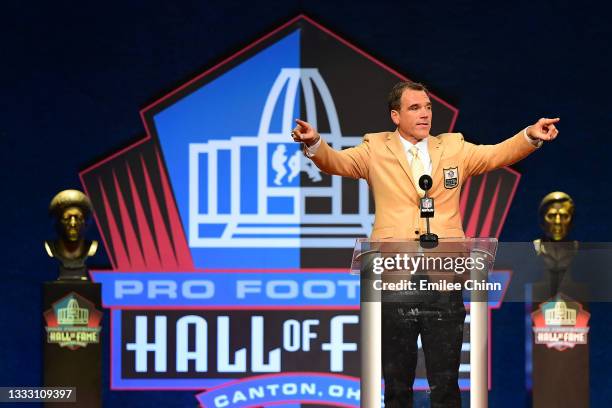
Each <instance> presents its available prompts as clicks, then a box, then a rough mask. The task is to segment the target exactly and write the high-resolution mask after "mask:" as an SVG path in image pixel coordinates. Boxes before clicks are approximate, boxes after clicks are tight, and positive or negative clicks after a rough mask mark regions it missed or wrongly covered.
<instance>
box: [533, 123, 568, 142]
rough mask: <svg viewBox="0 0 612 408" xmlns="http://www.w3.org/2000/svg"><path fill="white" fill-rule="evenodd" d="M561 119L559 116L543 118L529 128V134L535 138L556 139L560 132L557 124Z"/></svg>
mask: <svg viewBox="0 0 612 408" xmlns="http://www.w3.org/2000/svg"><path fill="white" fill-rule="evenodd" d="M559 120H560V119H559V118H554V119H547V118H542V119H540V120H538V121H537V122H536V123H535V124H533V125H531V126H529V127H528V128H527V136H529V137H530V138H531V139H533V140H546V141H548V140H554V139H555V138H556V137H557V135H558V134H559V131H558V130H557V127H556V126H555V123H557V122H559Z"/></svg>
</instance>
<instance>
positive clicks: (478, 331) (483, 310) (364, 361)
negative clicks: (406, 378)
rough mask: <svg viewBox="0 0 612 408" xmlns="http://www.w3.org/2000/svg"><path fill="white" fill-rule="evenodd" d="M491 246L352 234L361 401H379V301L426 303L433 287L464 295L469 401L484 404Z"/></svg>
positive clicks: (374, 406)
mask: <svg viewBox="0 0 612 408" xmlns="http://www.w3.org/2000/svg"><path fill="white" fill-rule="evenodd" d="M496 251H497V239H495V238H466V239H459V238H447V239H440V240H439V242H438V244H437V246H435V247H433V248H425V247H423V246H421V243H420V242H419V241H414V240H403V241H401V240H395V241H390V240H369V239H358V240H357V242H356V244H355V249H354V252H353V258H352V262H351V273H352V274H359V275H360V283H361V296H360V307H361V309H360V322H361V343H360V348H361V407H363V408H378V407H380V406H381V401H382V395H381V380H382V364H381V360H382V358H381V353H382V341H381V340H382V339H381V332H382V324H381V321H382V317H381V313H382V303H384V302H387V301H393V302H404V301H405V302H410V303H426V302H429V301H431V298H432V296H433V297H435V296H437V295H439V293H438V294H436V293H435V292H439V291H437V290H435V289H437V288H439V287H443V291H449V290H459V291H461V292H462V293H461V294H462V295H463V296H464V298H465V295H468V296H469V303H470V314H471V321H470V366H471V370H470V390H471V393H470V407H472V408H486V407H487V404H488V400H487V396H488V289H490V287H489V285H488V279H487V278H488V274H489V271H490V270H491V269H492V267H493V263H494V260H495V254H496ZM409 282H413V283H412V284H410V283H409ZM421 282H426V283H425V284H424V286H425V287H424V288H423V287H422V286H421V285H423V284H421ZM427 283H430V285H427ZM468 283H469V285H468ZM449 284H450V285H449ZM457 285H459V286H457ZM431 288H434V289H431ZM466 288H470V290H469V291H467V290H466ZM466 292H469V293H466Z"/></svg>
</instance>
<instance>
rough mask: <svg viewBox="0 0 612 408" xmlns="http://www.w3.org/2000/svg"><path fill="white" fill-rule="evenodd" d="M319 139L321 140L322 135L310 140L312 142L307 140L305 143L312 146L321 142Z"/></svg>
mask: <svg viewBox="0 0 612 408" xmlns="http://www.w3.org/2000/svg"><path fill="white" fill-rule="evenodd" d="M319 140H321V136H319V135H317V138H316V139H314V140H313V141H312V142H310V143H306V142H304V144H305V145H306V146H307V147H312V146H314V145H316V144H317V143H319Z"/></svg>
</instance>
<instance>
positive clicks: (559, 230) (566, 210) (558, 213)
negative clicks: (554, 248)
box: [544, 201, 574, 241]
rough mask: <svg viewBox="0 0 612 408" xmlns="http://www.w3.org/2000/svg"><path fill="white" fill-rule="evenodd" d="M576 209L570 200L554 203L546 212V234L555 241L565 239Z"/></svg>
mask: <svg viewBox="0 0 612 408" xmlns="http://www.w3.org/2000/svg"><path fill="white" fill-rule="evenodd" d="M573 212H574V209H573V208H572V205H571V204H570V203H569V202H567V201H566V202H564V203H554V204H552V205H551V206H550V207H549V208H548V209H547V210H546V213H544V228H545V232H546V235H547V236H548V237H549V238H550V239H552V240H553V241H561V240H563V239H565V237H566V236H567V234H568V233H569V230H570V228H571V225H572V214H573Z"/></svg>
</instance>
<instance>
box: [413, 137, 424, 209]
mask: <svg viewBox="0 0 612 408" xmlns="http://www.w3.org/2000/svg"><path fill="white" fill-rule="evenodd" d="M410 153H412V162H411V163H410V170H411V171H412V178H413V180H414V184H415V187H416V190H417V193H419V195H420V196H421V197H423V196H424V195H425V191H423V190H422V189H421V187H419V179H420V178H421V176H422V175H423V174H425V168H424V167H423V162H422V161H421V158H420V157H419V149H417V147H416V146H412V147H411V148H410Z"/></svg>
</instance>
